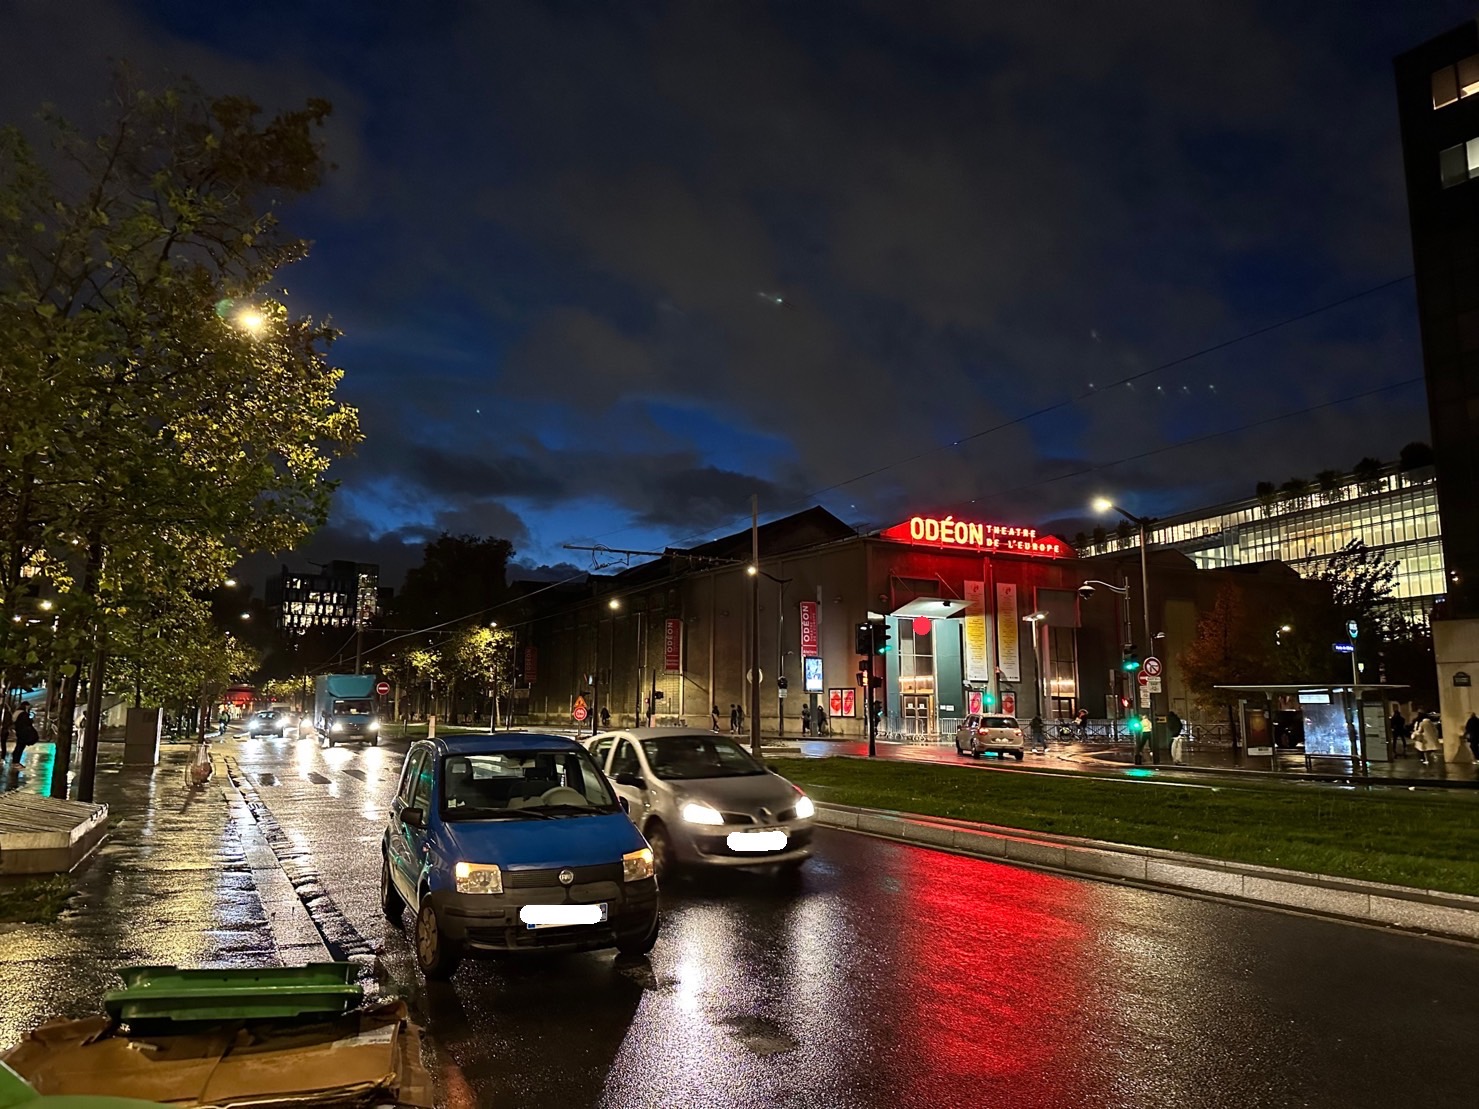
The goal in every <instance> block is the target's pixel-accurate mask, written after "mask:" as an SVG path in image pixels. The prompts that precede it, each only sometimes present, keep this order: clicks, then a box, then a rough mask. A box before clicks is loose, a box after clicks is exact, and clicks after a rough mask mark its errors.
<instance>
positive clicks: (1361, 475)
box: [1351, 457, 1382, 494]
mask: <svg viewBox="0 0 1479 1109" xmlns="http://www.w3.org/2000/svg"><path fill="white" fill-rule="evenodd" d="M1381 471H1382V465H1381V462H1380V461H1379V460H1377V459H1375V458H1370V457H1367V458H1363V459H1361V461H1360V462H1357V463H1356V464H1355V465H1354V466H1352V467H1351V475H1352V476H1353V477H1354V478H1355V479H1356V481H1357V483H1358V485H1359V486H1360V489H1361V492H1362V493H1368V494H1369V493H1379V492H1381Z"/></svg>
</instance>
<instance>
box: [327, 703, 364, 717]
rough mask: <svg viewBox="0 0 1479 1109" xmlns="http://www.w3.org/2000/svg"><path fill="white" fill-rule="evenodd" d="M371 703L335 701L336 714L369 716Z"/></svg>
mask: <svg viewBox="0 0 1479 1109" xmlns="http://www.w3.org/2000/svg"><path fill="white" fill-rule="evenodd" d="M370 708H371V706H370V702H369V701H335V702H334V714H335V715H336V716H369V715H370Z"/></svg>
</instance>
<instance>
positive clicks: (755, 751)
mask: <svg viewBox="0 0 1479 1109" xmlns="http://www.w3.org/2000/svg"><path fill="white" fill-rule="evenodd" d="M749 573H750V754H752V755H754V756H755V757H756V758H757V759H758V758H759V757H760V496H759V494H756V495H754V496H752V497H751V498H750V566H749Z"/></svg>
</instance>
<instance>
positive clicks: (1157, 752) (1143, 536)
mask: <svg viewBox="0 0 1479 1109" xmlns="http://www.w3.org/2000/svg"><path fill="white" fill-rule="evenodd" d="M1093 507H1094V511H1095V512H1098V513H1100V514H1101V515H1102V514H1103V513H1105V512H1118V513H1119V514H1120V515H1121V516H1123V517H1124V518H1125V519H1126V520H1128V521H1129V522H1130V523H1132V524H1134V525H1135V526H1136V527H1137V528H1139V529H1140V604H1141V611H1142V615H1143V616H1144V619H1145V628H1144V631H1145V650H1146V651H1154V650H1155V640H1154V639H1153V638H1152V637H1151V633H1150V568H1149V563H1148V560H1147V552H1148V551H1149V549H1150V529H1151V526H1152V525H1153V524H1154V523H1155V521H1154V520H1152V519H1150V518H1149V517H1147V516H1136V515H1135V514H1134V513H1133V512H1126V511H1125V510H1124V509H1123V508H1121V507H1120V506H1119V505H1117V504H1115V503H1114V502H1113V501H1112V500H1110V499H1109V498H1108V497H1095V498H1094V504H1093ZM1151 702H1152V704H1151V712H1150V714H1151V720H1152V724H1151V728H1152V731H1151V737H1152V738H1151V745H1150V754H1151V759H1152V760H1153V761H1155V762H1157V763H1158V762H1160V761H1161V745H1160V743H1159V741H1158V733H1157V732H1156V731H1155V730H1154V729H1155V724H1154V720H1155V705H1154V702H1155V694H1151Z"/></svg>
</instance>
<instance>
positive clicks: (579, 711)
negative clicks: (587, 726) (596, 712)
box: [570, 705, 585, 724]
mask: <svg viewBox="0 0 1479 1109" xmlns="http://www.w3.org/2000/svg"><path fill="white" fill-rule="evenodd" d="M570 715H571V716H573V717H575V722H576V723H577V724H579V723H580V722H581V721H582V720H584V719H585V706H584V705H576V706H575V708H574V710H573V711H572V712H571V713H570Z"/></svg>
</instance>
